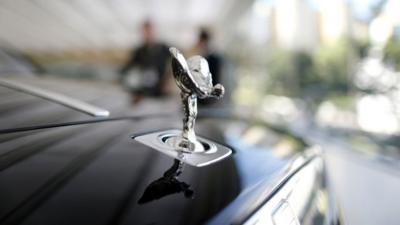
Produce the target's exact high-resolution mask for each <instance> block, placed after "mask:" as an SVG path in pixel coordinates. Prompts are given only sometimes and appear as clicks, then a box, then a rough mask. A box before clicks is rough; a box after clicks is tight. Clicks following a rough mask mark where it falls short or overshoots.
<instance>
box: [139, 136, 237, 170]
mask: <svg viewBox="0 0 400 225" xmlns="http://www.w3.org/2000/svg"><path fill="white" fill-rule="evenodd" d="M181 132H182V131H180V130H166V131H159V132H154V133H150V134H144V135H140V136H134V137H133V139H135V140H137V141H138V142H140V143H142V144H144V145H147V146H149V147H150V148H153V149H155V150H157V151H159V152H162V153H164V154H166V155H168V156H171V157H173V158H176V159H178V160H180V161H182V162H184V163H187V164H189V165H192V166H197V167H202V166H206V165H210V164H212V163H215V162H218V161H220V160H222V159H224V158H226V157H228V156H229V155H230V154H232V150H231V149H229V148H227V147H225V146H223V145H220V144H217V143H215V142H213V141H210V140H207V139H205V138H201V137H197V140H198V141H197V142H198V143H196V145H198V146H199V148H200V149H201V151H189V150H182V149H180V148H177V147H176V146H177V145H176V143H177V142H179V140H180V135H181Z"/></svg>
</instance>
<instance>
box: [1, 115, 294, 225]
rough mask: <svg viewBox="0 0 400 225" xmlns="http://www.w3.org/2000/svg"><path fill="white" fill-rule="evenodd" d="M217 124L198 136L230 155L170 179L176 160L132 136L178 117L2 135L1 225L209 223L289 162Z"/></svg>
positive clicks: (203, 126)
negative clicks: (224, 147) (229, 151)
mask: <svg viewBox="0 0 400 225" xmlns="http://www.w3.org/2000/svg"><path fill="white" fill-rule="evenodd" d="M218 121H221V120H213V119H210V120H200V121H199V122H198V134H199V135H201V136H203V137H209V138H212V139H214V140H216V141H218V142H220V143H222V144H225V145H230V146H231V147H232V148H233V149H234V154H233V155H232V156H230V157H228V158H227V159H225V160H223V161H220V162H217V163H215V164H212V165H210V166H206V167H201V168H197V167H193V166H190V165H183V170H182V171H181V172H180V174H179V175H177V174H175V175H174V176H169V177H168V176H166V175H165V174H167V175H168V171H169V172H170V173H171V171H172V172H173V170H174V167H173V165H174V159H172V158H170V157H168V156H166V155H164V154H162V153H159V152H157V151H155V150H153V149H150V148H148V147H146V146H144V145H142V144H140V143H138V142H136V141H135V140H133V139H132V138H131V136H132V135H134V134H136V133H141V132H143V131H149V130H155V129H167V128H171V127H175V128H178V127H179V124H180V119H179V118H175V119H171V118H169V119H163V118H153V119H144V120H141V121H130V120H122V121H110V122H102V123H94V124H86V125H76V126H68V127H59V128H52V129H41V130H36V131H26V132H18V133H10V134H3V135H0V141H1V143H0V171H1V172H0V199H1V202H0V222H2V223H5V224H19V223H22V224H203V223H205V222H207V221H209V222H210V221H212V219H213V218H215V216H217V215H218V214H219V213H220V212H222V211H223V210H224V209H225V208H227V207H228V206H229V205H230V204H233V203H235V201H237V200H238V199H239V198H238V197H239V196H246V195H248V192H254V191H255V190H257V189H258V186H259V185H260V184H265V181H270V183H271V185H273V182H272V181H275V180H276V178H277V177H279V176H281V175H282V173H284V172H285V169H287V168H288V165H290V164H289V161H290V160H289V159H290V157H289V158H280V157H277V156H276V155H274V154H273V151H271V149H265V148H257V147H254V146H249V145H246V144H244V142H242V140H241V139H240V137H230V136H229V135H227V130H226V128H227V125H229V124H231V123H234V122H232V121H225V122H218ZM241 123H242V122H241ZM263 188H265V187H263ZM246 198H247V197H246ZM240 201H244V199H241V200H240ZM242 205H243V204H242ZM225 214H226V215H228V217H233V216H234V215H230V216H229V213H226V212H225ZM230 219H233V218H230Z"/></svg>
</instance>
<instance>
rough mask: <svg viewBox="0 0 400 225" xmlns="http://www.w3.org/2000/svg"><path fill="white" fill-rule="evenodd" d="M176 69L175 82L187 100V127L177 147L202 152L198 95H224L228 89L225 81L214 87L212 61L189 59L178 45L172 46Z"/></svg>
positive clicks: (183, 101) (171, 50) (173, 69)
mask: <svg viewBox="0 0 400 225" xmlns="http://www.w3.org/2000/svg"><path fill="white" fill-rule="evenodd" d="M169 51H170V52H171V54H172V71H173V74H174V78H175V82H176V84H177V85H178V87H179V88H180V89H181V99H182V103H183V112H184V118H183V130H182V134H181V136H180V137H179V138H177V140H176V143H175V147H176V148H177V149H178V150H181V151H185V152H202V151H204V147H203V145H202V144H201V143H200V142H199V141H197V139H196V134H195V132H194V124H195V120H196V116H197V98H201V99H203V98H209V97H214V98H221V97H222V96H223V95H224V92H225V89H224V87H223V86H222V85H221V84H217V85H215V86H213V84H212V75H211V73H210V69H209V67H208V62H207V60H206V59H205V58H203V57H201V56H198V55H196V56H192V57H190V58H189V59H188V60H186V59H185V57H184V56H183V55H182V53H180V52H179V50H178V49H176V48H170V49H169Z"/></svg>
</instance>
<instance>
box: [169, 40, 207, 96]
mask: <svg viewBox="0 0 400 225" xmlns="http://www.w3.org/2000/svg"><path fill="white" fill-rule="evenodd" d="M169 51H170V53H171V55H172V56H173V59H172V69H173V73H174V76H175V81H176V82H177V84H178V86H179V87H180V88H181V89H184V90H186V91H187V92H190V91H191V90H192V91H194V92H196V94H198V95H199V97H201V96H206V95H207V92H205V91H204V90H202V88H201V87H200V86H199V84H198V83H197V82H196V80H195V79H194V77H193V75H192V73H191V72H190V69H189V66H188V63H187V61H186V59H185V57H184V56H183V55H182V53H181V52H180V51H179V50H178V49H176V48H174V47H171V48H170V49H169ZM174 61H175V62H174ZM177 79H183V80H177ZM182 83H183V85H182ZM185 85H189V87H186V86H185ZM188 89H191V90H188Z"/></svg>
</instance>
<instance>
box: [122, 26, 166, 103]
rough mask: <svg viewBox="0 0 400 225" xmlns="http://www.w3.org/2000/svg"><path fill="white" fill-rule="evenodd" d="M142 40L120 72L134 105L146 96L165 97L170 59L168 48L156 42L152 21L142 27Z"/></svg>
mask: <svg viewBox="0 0 400 225" xmlns="http://www.w3.org/2000/svg"><path fill="white" fill-rule="evenodd" d="M142 38H143V43H142V44H141V45H139V46H138V47H137V48H135V49H134V50H133V51H132V53H131V56H130V58H129V60H128V61H127V63H126V64H125V65H124V66H123V67H122V68H121V70H120V73H121V75H122V82H123V84H124V85H125V86H126V87H127V88H128V89H129V91H130V92H131V94H132V101H133V103H138V102H139V101H140V100H141V99H142V98H143V97H144V96H161V95H163V89H164V83H165V73H166V68H167V63H168V62H169V57H170V54H169V50H168V46H167V45H165V44H164V43H162V42H157V41H156V40H155V35H154V29H153V25H152V23H151V22H150V21H146V22H144V23H143V25H142Z"/></svg>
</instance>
